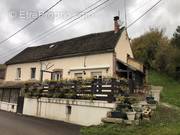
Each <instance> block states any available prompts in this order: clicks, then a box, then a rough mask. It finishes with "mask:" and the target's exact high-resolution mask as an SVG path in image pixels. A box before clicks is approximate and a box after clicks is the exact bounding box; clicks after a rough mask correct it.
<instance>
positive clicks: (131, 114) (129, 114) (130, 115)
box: [126, 109, 136, 121]
mask: <svg viewBox="0 0 180 135" xmlns="http://www.w3.org/2000/svg"><path fill="white" fill-rule="evenodd" d="M126 114H127V118H128V120H130V121H133V120H135V116H136V112H134V111H131V110H129V109H128V110H127V111H126Z"/></svg>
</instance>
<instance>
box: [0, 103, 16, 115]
mask: <svg viewBox="0 0 180 135" xmlns="http://www.w3.org/2000/svg"><path fill="white" fill-rule="evenodd" d="M13 107H14V108H13ZM0 110H4V111H8V112H14V113H15V112H16V111H17V104H14V103H7V102H2V101H0Z"/></svg>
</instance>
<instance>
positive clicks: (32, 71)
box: [31, 68, 36, 79]
mask: <svg viewBox="0 0 180 135" xmlns="http://www.w3.org/2000/svg"><path fill="white" fill-rule="evenodd" d="M35 78H36V68H31V79H35Z"/></svg>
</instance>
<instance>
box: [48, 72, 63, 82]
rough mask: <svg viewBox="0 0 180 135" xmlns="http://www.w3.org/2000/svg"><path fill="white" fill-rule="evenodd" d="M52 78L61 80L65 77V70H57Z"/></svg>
mask: <svg viewBox="0 0 180 135" xmlns="http://www.w3.org/2000/svg"><path fill="white" fill-rule="evenodd" d="M51 79H52V80H54V81H59V80H61V79H63V71H55V72H53V73H52V78H51Z"/></svg>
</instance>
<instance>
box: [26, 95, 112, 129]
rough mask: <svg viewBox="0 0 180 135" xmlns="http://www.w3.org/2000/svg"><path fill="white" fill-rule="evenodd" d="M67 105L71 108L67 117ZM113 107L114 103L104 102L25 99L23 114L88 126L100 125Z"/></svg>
mask: <svg viewBox="0 0 180 135" xmlns="http://www.w3.org/2000/svg"><path fill="white" fill-rule="evenodd" d="M67 105H70V106H71V107H72V112H71V114H70V115H67V111H66V109H67V107H66V106H67ZM114 107H115V104H114V103H112V104H110V103H107V102H105V101H93V102H92V101H88V100H68V99H48V98H41V99H39V100H37V99H30V98H25V101H24V109H23V114H25V115H30V116H37V117H42V118H47V119H53V120H60V121H65V122H69V123H74V124H79V125H84V126H90V125H98V124H100V123H101V119H102V118H104V117H106V116H107V112H109V111H111V110H112V109H113V108H114Z"/></svg>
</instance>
